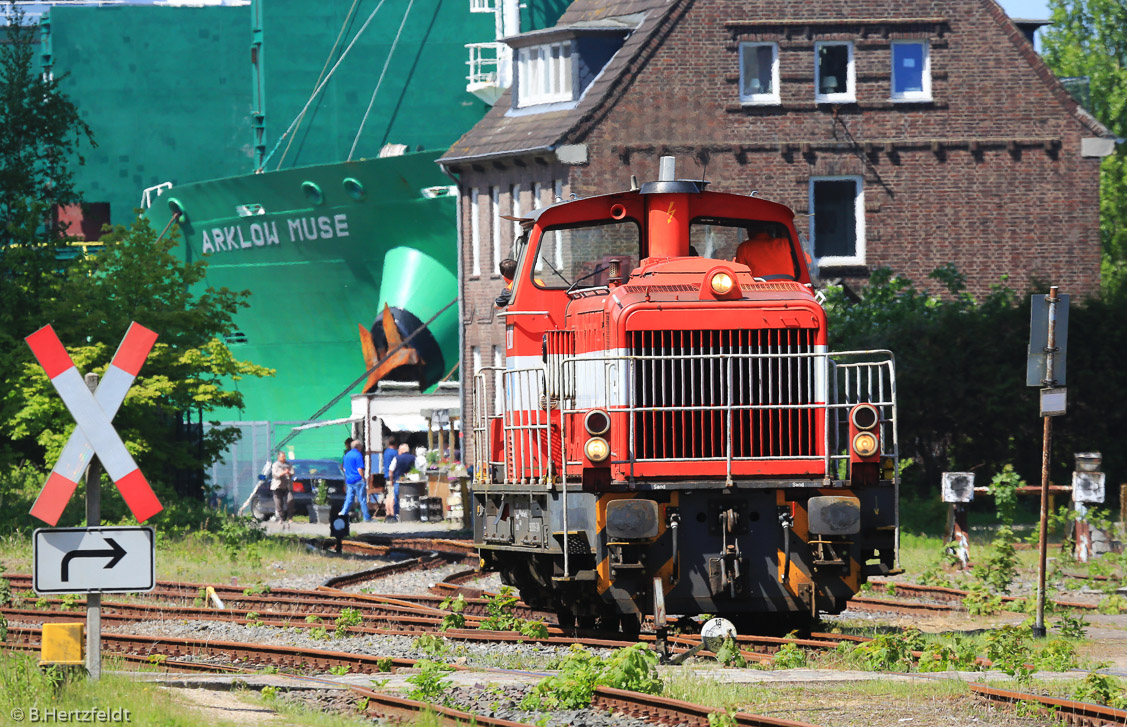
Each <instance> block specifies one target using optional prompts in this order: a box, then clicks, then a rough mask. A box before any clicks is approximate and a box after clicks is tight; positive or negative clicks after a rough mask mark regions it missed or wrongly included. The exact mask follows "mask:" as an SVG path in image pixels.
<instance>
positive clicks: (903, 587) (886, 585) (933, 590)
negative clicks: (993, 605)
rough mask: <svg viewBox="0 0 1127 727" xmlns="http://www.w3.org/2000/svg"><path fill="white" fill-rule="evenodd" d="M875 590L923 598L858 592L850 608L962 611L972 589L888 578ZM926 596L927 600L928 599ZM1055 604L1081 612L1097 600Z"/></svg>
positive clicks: (1006, 600)
mask: <svg viewBox="0 0 1127 727" xmlns="http://www.w3.org/2000/svg"><path fill="white" fill-rule="evenodd" d="M869 583H870V584H871V585H872V587H873V588H872V590H873V591H874V592H877V593H886V594H888V595H889V596H891V595H892V594H893V593H895V595H896V596H906V597H908V598H914V599H921V600H918V601H911V600H892V599H891V598H873V597H871V596H862V595H857V596H854V597H853V598H851V599H850V600H849V606H848V607H849V608H850V609H853V610H857V611H876V612H888V613H905V614H928V613H950V612H954V611H961V610H963V606H962V602H963V599H964V598H966V597H967V596H968V595H970V592H969V591H963V590H959V589H958V588H947V587H944V586H924V585H919V584H916V583H891V582H888V581H881V580H872V581H869ZM925 599H926V600H925ZM1020 600H1022V599H1020V598H1018V597H1016V596H1002V603H1015V602H1017V601H1020ZM1053 605H1054V606H1056V607H1057V608H1061V609H1074V610H1078V611H1094V610H1096V608H1097V605H1096V604H1094V603H1082V602H1079V601H1059V600H1053Z"/></svg>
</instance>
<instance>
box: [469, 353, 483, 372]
mask: <svg viewBox="0 0 1127 727" xmlns="http://www.w3.org/2000/svg"><path fill="white" fill-rule="evenodd" d="M470 358H472V359H473V372H474V373H475V374H476V373H477V372H479V371H481V349H480V348H478V347H477V346H470Z"/></svg>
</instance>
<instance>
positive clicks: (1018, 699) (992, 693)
mask: <svg viewBox="0 0 1127 727" xmlns="http://www.w3.org/2000/svg"><path fill="white" fill-rule="evenodd" d="M969 686H970V691H971V693H972V694H974V695H975V696H977V697H980V698H982V699H985V700H987V701H990V702H996V703H1001V704H1009V705H1013V704H1020V703H1022V702H1025V703H1030V704H1035V705H1037V706H1038V707H1040V708H1041V709H1042V710H1043V711H1044V712H1045V713H1046V714H1048V713H1052V715H1053V716H1054V717H1055V718H1056V719H1058V720H1060V721H1061V722H1063V723H1064V724H1067V725H1079V726H1080V727H1107V726H1111V725H1127V710H1123V709H1114V708H1112V707H1105V706H1103V705H1101V704H1090V703H1088V702H1076V701H1073V700H1069V699H1057V698H1055V697H1045V696H1042V695H1039V694H1026V693H1024V692H1011V691H1008V690H1005V689H997V688H995V687H988V686H986V685H985V684H971V685H969Z"/></svg>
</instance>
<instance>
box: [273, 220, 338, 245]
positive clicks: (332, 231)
mask: <svg viewBox="0 0 1127 727" xmlns="http://www.w3.org/2000/svg"><path fill="white" fill-rule="evenodd" d="M286 223H287V225H288V227H289V233H290V242H310V241H313V240H331V239H332V238H334V237H348V215H333V216H332V217H329V216H324V217H302V218H299V219H296V220H287V221H286Z"/></svg>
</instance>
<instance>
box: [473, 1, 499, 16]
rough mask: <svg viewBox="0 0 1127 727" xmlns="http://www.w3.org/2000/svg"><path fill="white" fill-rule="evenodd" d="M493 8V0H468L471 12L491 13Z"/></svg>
mask: <svg viewBox="0 0 1127 727" xmlns="http://www.w3.org/2000/svg"><path fill="white" fill-rule="evenodd" d="M494 10H495V5H494V2H493V0H470V12H471V13H492V12H494Z"/></svg>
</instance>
